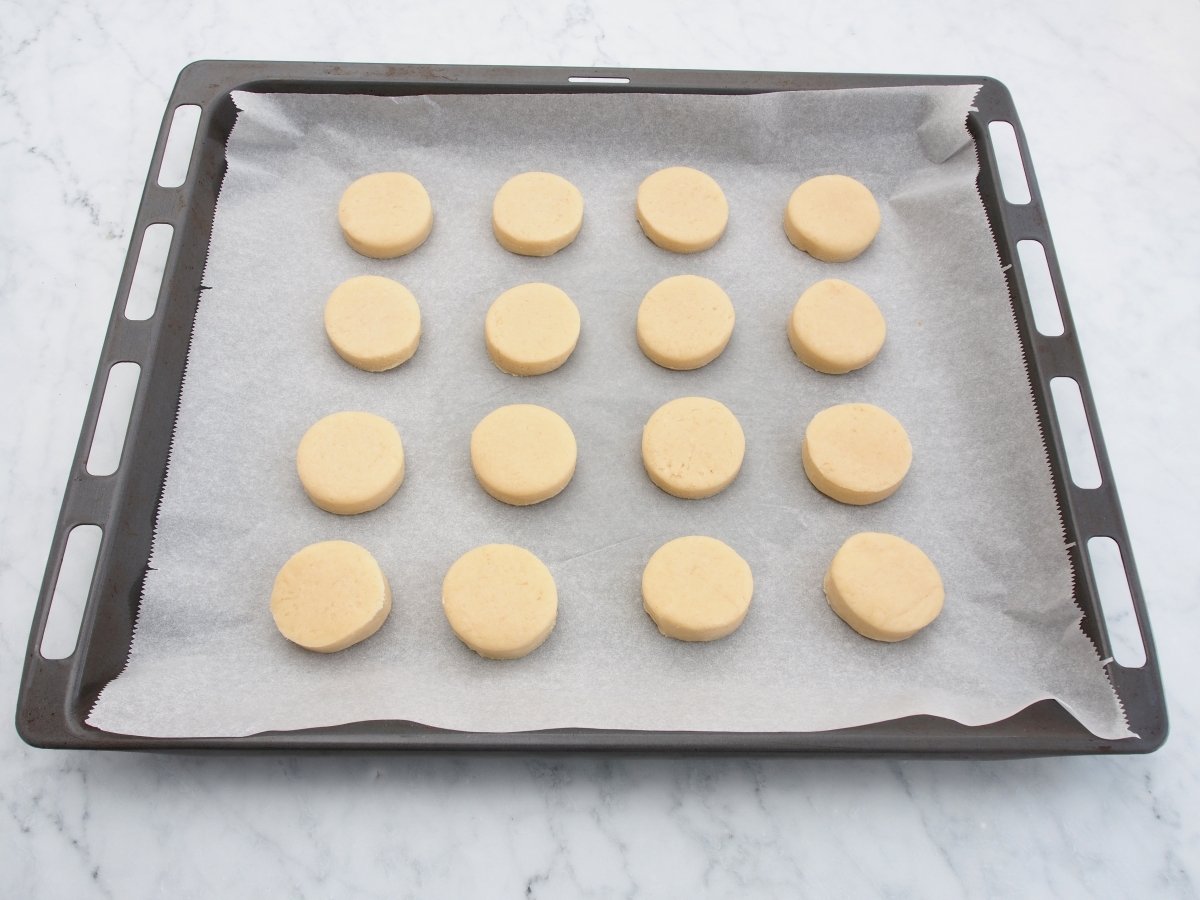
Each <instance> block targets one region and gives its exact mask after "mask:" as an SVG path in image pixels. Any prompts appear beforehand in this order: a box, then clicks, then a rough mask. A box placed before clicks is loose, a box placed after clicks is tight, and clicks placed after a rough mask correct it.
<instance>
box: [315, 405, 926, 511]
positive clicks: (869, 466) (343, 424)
mask: <svg viewBox="0 0 1200 900" xmlns="http://www.w3.org/2000/svg"><path fill="white" fill-rule="evenodd" d="M470 451H471V467H472V469H473V470H474V472H475V477H476V479H477V480H478V481H479V484H480V486H481V487H483V489H484V490H485V491H487V493H488V494H490V495H491V496H492V497H494V498H495V499H497V500H500V501H502V502H504V503H508V504H511V505H513V506H532V505H534V504H536V503H541V502H542V501H545V500H549V499H550V498H552V497H555V496H557V495H558V494H559V493H561V492H562V491H563V490H564V489H565V488H566V486H567V485H568V484H569V483H570V481H571V479H572V478H573V477H574V474H575V466H576V461H577V457H578V448H577V445H576V441H575V435H574V432H573V431H572V430H571V427H570V425H568V424H567V422H566V420H565V419H563V418H562V416H560V415H558V414H557V413H555V412H554V411H553V410H549V409H546V408H545V407H543V406H537V405H534V404H529V403H517V404H510V405H508V406H502V407H499V408H498V409H495V410H493V411H492V412H490V413H488V414H487V415H486V416H484V418H483V419H482V420H481V421H480V422H479V424H478V425H476V426H475V428H474V430H473V431H472V432H471V442H470ZM641 451H642V464H643V466H644V468H645V470H646V474H647V475H648V476H649V478H650V480H651V481H652V482H653V483H654V484H655V485H657V486H658V487H659V488H661V489H662V490H663V491H665V492H666V493H668V494H671V495H673V496H675V497H679V498H682V499H685V500H702V499H704V498H707V497H712V496H714V495H715V494H719V493H720V492H721V491H723V490H725V489H726V488H727V487H729V485H731V484H732V483H733V481H734V480H735V479H736V478H737V476H738V474H739V473H740V471H741V468H742V462H743V459H744V458H745V452H746V438H745V433H744V432H743V431H742V427H741V424H740V423H739V422H738V420H737V417H736V416H735V415H734V414H733V412H732V411H731V410H730V409H729V408H728V407H727V406H725V405H724V404H723V403H720V402H719V401H717V400H713V399H712V398H709V397H680V398H678V399H675V400H672V401H670V402H668V403H665V404H663V405H662V406H661V407H659V408H658V409H657V410H655V412H654V413H653V414H652V415H651V416H650V418H649V419H648V420H647V421H646V425H645V427H644V428H643V429H642V441H641ZM800 455H801V460H802V463H803V467H804V471H805V474H806V475H807V476H808V479H809V481H810V482H812V484H813V486H814V487H816V488H817V489H818V490H819V491H821V493H823V494H825V495H826V496H828V497H830V498H832V499H834V500H837V501H839V502H842V503H846V504H850V505H854V506H865V505H868V504H871V503H878V502H880V501H881V500H885V499H886V498H888V497H890V496H891V495H892V494H893V493H895V492H896V490H897V489H898V488H899V487H900V484H901V482H902V481H903V480H904V478H905V476H906V475H907V474H908V470H909V467H910V466H911V464H912V445H911V443H910V442H909V439H908V435H907V433H906V432H905V430H904V427H903V426H902V425H901V424H900V423H899V422H898V421H897V420H896V419H895V418H894V417H893V416H891V415H890V414H889V413H888V412H886V411H885V410H883V409H880V408H879V407H877V406H872V405H871V404H867V403H844V404H839V405H837V406H832V407H829V408H828V409H825V410H822V411H821V412H819V413H817V415H815V416H814V417H813V418H812V420H811V421H810V422H809V423H808V426H807V428H806V429H805V433H804V440H803V441H802V442H801V453H800ZM296 471H297V474H298V476H299V478H300V483H301V485H302V486H303V488H304V491H305V493H306V494H307V495H308V497H309V499H311V500H312V502H313V503H314V504H316V505H317V506H318V507H320V508H321V509H323V510H325V511H327V512H331V513H336V514H338V515H357V514H359V513H364V512H369V511H370V510H373V509H377V508H378V507H380V506H382V505H383V504H384V503H386V502H387V501H388V500H390V499H391V498H392V496H394V495H395V493H396V492H397V491H398V490H399V489H400V485H401V484H402V483H403V481H404V475H405V465H404V445H403V442H402V441H401V439H400V434H399V432H398V431H397V430H396V427H395V425H393V424H392V423H391V422H389V421H388V420H387V419H384V418H382V417H381V416H377V415H374V414H373V413H368V412H358V411H353V412H339V413H333V414H332V415H329V416H325V417H324V418H322V419H320V420H318V421H317V422H316V423H315V424H313V425H312V426H311V427H310V428H309V429H308V430H307V431H306V432H305V434H304V436H303V437H302V438H301V440H300V444H299V447H298V448H297V451H296Z"/></svg>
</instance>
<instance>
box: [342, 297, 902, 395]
mask: <svg viewBox="0 0 1200 900" xmlns="http://www.w3.org/2000/svg"><path fill="white" fill-rule="evenodd" d="M324 318H325V333H326V335H327V336H328V338H329V342H330V344H331V345H332V346H333V348H334V350H336V351H337V353H338V355H339V356H341V357H342V359H344V360H345V361H346V362H348V363H350V364H351V365H353V366H355V367H357V368H359V369H363V370H365V371H368V372H384V371H388V370H390V369H394V368H395V367H397V366H399V365H402V364H403V363H405V362H407V361H408V360H409V359H411V358H412V357H413V355H414V354H415V353H416V351H417V346H418V344H419V342H420V339H421V310H420V307H419V305H418V304H417V300H416V298H415V297H414V296H413V295H412V292H411V291H409V290H408V288H406V287H405V286H404V285H402V284H400V283H399V282H396V281H393V280H391V279H390V278H384V277H382V276H379V275H359V276H356V277H354V278H351V279H349V280H347V281H345V282H343V283H342V284H340V285H338V286H337V287H336V288H335V289H334V290H333V292H332V293H331V294H330V295H329V299H328V300H327V301H326V303H325V317H324ZM734 320H735V316H734V309H733V303H732V301H731V300H730V299H729V295H728V294H726V293H725V291H724V290H722V289H721V287H720V285H718V284H717V283H716V282H714V281H712V280H711V279H708V278H702V277H700V276H698V275H675V276H672V277H670V278H666V279H664V280H663V281H660V282H659V283H658V284H656V285H654V287H652V288H651V289H650V290H649V291H647V292H646V294H645V296H644V297H643V298H642V302H641V304H640V305H639V307H638V313H637V342H638V346H639V347H640V348H641V350H642V352H643V353H644V354H645V355H646V357H647V358H648V359H650V360H651V361H653V362H655V363H657V364H658V365H660V366H662V367H663V368H666V369H674V370H676V371H686V370H691V369H698V368H701V367H702V366H706V365H708V364H709V363H710V362H712V361H713V360H714V359H716V358H717V357H718V356H720V355H721V353H722V352H723V351H724V350H725V347H726V346H728V344H729V340H730V337H731V336H732V335H733V327H734ZM886 330H887V329H886V324H885V322H884V318H883V314H882V313H881V312H880V311H879V307H878V306H876V304H875V302H874V300H872V299H871V297H870V296H869V295H868V294H866V293H865V292H864V291H862V290H860V289H859V288H857V287H855V286H854V285H852V284H850V283H849V282H846V281H842V280H840V279H836V278H826V279H823V280H822V281H818V282H817V283H816V284H814V285H812V286H811V287H810V288H808V289H807V290H806V291H804V293H803V294H801V296H800V299H799V300H797V301H796V305H795V307H794V308H793V309H792V313H791V315H790V316H789V317H788V323H787V335H788V341H789V342H790V343H791V346H792V349H793V350H794V351H795V353H796V355H797V357H799V359H800V360H801V362H803V363H804V364H805V365H807V366H809V367H810V368H812V369H815V370H816V371H818V372H824V373H827V374H842V373H845V372H850V371H853V370H855V369H860V368H862V367H863V366H865V365H867V364H868V363H870V362H871V361H872V360H874V359H875V357H876V356H877V355H878V354H879V351H880V349H881V348H882V347H883V342H884V337H885V335H886ZM579 332H580V316H579V309H578V308H577V307H576V306H575V304H574V302H573V301H572V300H571V298H570V297H569V296H568V295H567V294H566V293H565V292H564V291H562V290H561V289H559V288H557V287H555V286H554V285H552V284H546V283H543V282H531V283H528V284H521V285H517V286H516V287H514V288H510V289H509V290H507V291H505V292H504V293H502V294H501V295H500V296H499V297H497V298H496V299H495V300H494V301H493V302H492V304H491V306H490V307H489V308H488V311H487V314H486V316H485V317H484V343H485V346H486V347H487V351H488V355H489V356H490V357H491V359H492V362H494V363H495V364H496V366H497V367H498V368H499V369H501V370H502V371H504V372H507V373H509V374H510V375H544V374H546V373H548V372H553V371H554V370H555V369H557V368H559V367H560V366H562V364H563V363H565V362H566V361H567V359H568V358H569V357H570V356H571V354H572V353H573V352H574V350H575V347H576V344H577V343H578V341H579Z"/></svg>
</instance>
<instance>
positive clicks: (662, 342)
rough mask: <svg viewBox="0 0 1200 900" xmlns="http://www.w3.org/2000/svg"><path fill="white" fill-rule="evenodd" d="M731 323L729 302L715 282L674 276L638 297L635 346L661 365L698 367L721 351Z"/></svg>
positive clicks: (689, 276) (731, 330) (726, 339)
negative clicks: (639, 298) (636, 341)
mask: <svg viewBox="0 0 1200 900" xmlns="http://www.w3.org/2000/svg"><path fill="white" fill-rule="evenodd" d="M733 323H734V314H733V303H732V302H731V301H730V300H729V295H728V294H726V293H725V292H724V291H723V290H721V286H720V285H718V284H717V283H716V282H715V281H712V280H710V279H708V278H701V277H700V276H698V275H676V276H674V277H673V278H667V279H664V280H663V281H660V282H659V283H658V284H656V285H655V286H654V287H652V288H650V290H649V291H648V292H647V293H646V296H645V297H644V298H643V299H642V305H641V306H640V307H638V315H637V338H638V346H639V347H641V348H642V352H643V353H644V354H646V356H647V358H649V359H650V360H652V361H654V362H656V363H658V364H659V365H660V366H662V367H663V368H665V369H676V370H689V369H699V368H701V367H702V366H706V365H708V364H709V363H710V362H712V361H713V360H714V359H716V358H717V357H718V356H720V355H721V353H722V351H724V349H725V347H726V346H727V345H728V344H729V338H730V337H731V336H732V335H733Z"/></svg>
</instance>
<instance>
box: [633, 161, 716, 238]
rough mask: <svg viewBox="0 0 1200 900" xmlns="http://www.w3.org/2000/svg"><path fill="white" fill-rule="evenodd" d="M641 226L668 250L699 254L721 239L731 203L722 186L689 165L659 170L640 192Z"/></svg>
mask: <svg viewBox="0 0 1200 900" xmlns="http://www.w3.org/2000/svg"><path fill="white" fill-rule="evenodd" d="M637 218H638V224H640V225H641V226H642V231H644V232H645V233H646V237H648V238H650V240H652V241H653V242H654V243H656V244H657V245H658V246H660V247H662V248H663V249H664V250H673V251H675V252H676V253H696V252H699V251H700V250H707V249H708V248H709V247H711V246H712V245H713V244H715V243H716V242H717V241H719V240H720V239H721V235H723V234H724V233H725V226H726V225H727V224H728V222H729V204H728V203H727V202H726V200H725V194H724V193H723V192H722V191H721V186H720V185H719V184H717V183H716V182H715V181H714V180H713V179H712V178H711V177H709V176H708V175H705V174H704V173H703V172H701V171H699V170H697V169H690V168H688V167H687V166H672V167H671V168H668V169H659V170H658V171H657V172H655V173H654V174H653V175H651V176H649V177H648V178H647V179H646V180H645V181H643V182H642V183H641V186H640V187H639V188H638V192H637Z"/></svg>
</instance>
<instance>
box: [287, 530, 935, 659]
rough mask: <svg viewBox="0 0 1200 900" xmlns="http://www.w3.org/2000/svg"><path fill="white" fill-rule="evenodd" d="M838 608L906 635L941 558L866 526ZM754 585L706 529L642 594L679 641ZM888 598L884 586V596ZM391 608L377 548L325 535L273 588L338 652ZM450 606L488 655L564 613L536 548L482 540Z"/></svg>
mask: <svg viewBox="0 0 1200 900" xmlns="http://www.w3.org/2000/svg"><path fill="white" fill-rule="evenodd" d="M824 589H825V595H826V599H827V600H828V603H829V606H830V608H831V609H832V610H833V611H834V612H835V613H837V615H838V616H840V617H841V618H842V620H843V621H845V622H846V623H847V624H848V625H850V626H851V627H852V628H853V629H854V630H855V631H857V632H858V633H859V634H861V635H863V636H865V637H869V638H872V639H874V640H878V641H889V642H893V641H901V640H904V639H906V638H908V637H910V636H912V635H913V634H915V633H916V632H917V631H919V630H920V629H921V628H923V627H924V626H925V625H927V624H929V622H931V621H933V619H934V618H935V617H936V616H937V614H938V613H939V612H940V611H941V607H942V601H943V588H942V582H941V578H940V577H939V575H938V571H937V569H936V568H935V567H934V565H933V563H932V562H930V561H929V559H928V557H926V556H925V554H924V553H922V552H921V550H920V549H918V548H917V547H916V546H914V545H913V544H910V543H908V542H907V541H905V540H903V539H902V538H899V537H896V536H894V535H890V534H880V533H875V532H862V533H859V534H856V535H854V536H852V537H851V538H849V539H848V540H847V541H846V542H845V543H844V544H842V546H841V548H840V549H839V550H838V551H837V553H836V554H834V557H833V560H832V561H831V562H830V564H829V568H828V569H827V571H826V573H825V578H824ZM753 592H754V577H753V574H752V572H751V570H750V566H749V564H748V563H747V562H746V561H745V560H744V559H743V558H742V557H741V556H740V555H738V553H737V552H736V551H734V550H733V549H732V548H731V547H729V546H728V545H727V544H725V543H723V542H721V541H719V540H716V539H715V538H711V537H705V536H701V535H692V536H688V537H681V538H676V539H675V540H672V541H668V542H667V543H666V544H663V545H662V546H661V547H659V548H658V550H656V551H655V552H654V554H653V555H652V556H651V557H650V560H649V561H648V562H647V563H646V566H645V568H644V569H643V571H642V603H643V607H644V609H645V610H646V612H647V613H648V614H649V616H650V618H651V619H653V621H654V623H655V625H657V626H658V630H659V631H660V632H661V633H662V634H663V635H665V636H667V637H671V638H676V639H678V640H682V641H711V640H717V639H719V638H723V637H726V636H727V635H729V634H732V633H733V632H734V631H736V630H737V629H738V628H739V627H740V626H741V624H742V622H743V621H744V620H745V618H746V614H747V612H748V611H749V608H750V600H751V597H752V595H753ZM880 598H887V602H881V600H880ZM391 609H392V592H391V588H390V586H389V584H388V580H387V578H386V577H385V575H384V574H383V570H382V569H381V568H380V567H379V564H378V562H376V560H375V558H374V557H373V556H372V555H371V553H370V552H369V551H367V550H366V549H364V548H363V547H361V546H359V545H358V544H354V543H351V542H349V541H323V542H321V543H316V544H310V545H309V546H307V547H305V548H304V549H303V550H301V551H300V552H298V553H296V554H295V555H294V556H292V558H291V559H289V560H288V561H287V562H286V563H285V564H284V565H283V568H282V569H280V571H279V574H278V575H277V576H276V578H275V583H274V586H273V588H272V591H271V615H272V617H273V618H274V620H275V625H276V627H277V628H278V629H279V631H280V633H281V634H282V635H283V636H284V637H285V638H287V639H288V640H290V641H292V642H293V643H296V644H298V645H300V646H301V647H304V648H306V649H308V650H314V651H317V652H319V653H334V652H336V651H338V650H344V649H345V648H347V647H350V646H352V645H353V644H357V643H359V642H360V641H363V640H366V639H367V638H369V637H370V636H371V635H373V634H375V632H377V631H378V630H379V629H380V627H382V625H383V623H384V621H385V620H386V619H387V617H388V615H389V614H390V612H391ZM442 609H443V611H444V613H445V615H446V619H447V621H448V622H449V624H450V627H451V629H452V630H453V631H454V634H455V635H457V636H458V638H459V639H460V640H461V641H462V642H463V643H464V644H466V645H467V646H468V647H470V648H471V649H472V650H474V651H475V652H476V653H478V654H479V655H480V656H483V657H485V658H488V659H516V658H519V657H522V656H525V655H526V654H528V653H530V652H532V651H533V650H535V649H537V648H538V647H539V646H541V645H542V643H544V642H545V640H546V639H547V638H548V637H549V636H550V633H551V632H552V631H553V630H554V626H555V624H556V622H557V619H558V591H557V588H556V586H555V583H554V577H553V575H552V574H551V573H550V570H549V569H548V568H547V567H546V565H545V564H544V563H543V562H542V561H541V560H540V559H538V558H537V556H535V555H534V554H533V553H531V552H530V551H528V550H526V549H524V548H523V547H517V546H514V545H512V544H486V545H484V546H481V547H476V548H475V549H474V550H471V551H469V552H467V553H465V554H463V555H462V556H460V557H459V558H458V560H456V561H455V562H454V564H453V565H452V566H451V567H450V569H449V571H447V572H446V575H445V578H444V579H443V581H442Z"/></svg>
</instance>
